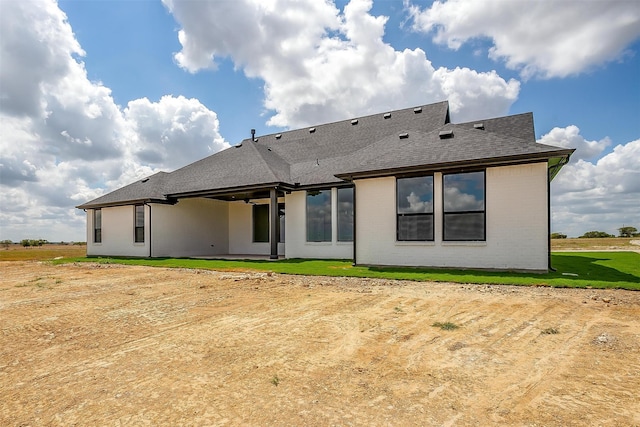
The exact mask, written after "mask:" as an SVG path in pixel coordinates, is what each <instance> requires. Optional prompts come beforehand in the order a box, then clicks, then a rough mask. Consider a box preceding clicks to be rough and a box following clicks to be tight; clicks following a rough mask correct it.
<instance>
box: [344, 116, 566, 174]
mask: <svg viewBox="0 0 640 427" xmlns="http://www.w3.org/2000/svg"><path fill="white" fill-rule="evenodd" d="M442 131H452V132H453V135H452V136H451V137H449V138H441V137H440V132H442ZM407 134H408V135H407V136H406V137H404V138H400V137H399V136H398V135H395V136H390V137H387V138H385V139H382V140H380V141H377V142H376V143H375V144H372V145H370V146H368V147H366V148H364V149H362V150H360V151H358V152H357V153H354V154H353V155H352V156H350V157H349V158H345V159H343V161H342V164H341V165H340V168H341V169H342V172H340V173H338V174H337V177H339V178H343V179H351V178H354V177H356V178H357V177H374V176H387V175H393V174H397V173H403V172H405V173H406V172H417V171H434V170H446V169H454V168H462V167H466V168H468V167H480V166H487V165H494V166H497V165H507V164H517V163H531V162H534V161H547V160H548V159H549V158H552V157H556V156H558V157H561V156H565V155H569V154H571V152H573V150H566V149H559V148H557V147H552V146H549V145H543V144H538V143H535V142H530V141H528V140H526V139H520V138H514V137H510V136H503V135H500V134H496V133H493V132H488V131H486V130H480V129H474V128H469V126H465V125H454V124H447V125H445V126H442V127H441V128H438V129H436V130H433V131H431V132H420V131H417V132H413V131H410V132H407Z"/></svg>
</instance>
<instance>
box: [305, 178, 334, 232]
mask: <svg viewBox="0 0 640 427" xmlns="http://www.w3.org/2000/svg"><path fill="white" fill-rule="evenodd" d="M330 241H331V190H321V191H307V242H330Z"/></svg>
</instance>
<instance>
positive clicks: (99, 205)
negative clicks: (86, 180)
mask: <svg viewBox="0 0 640 427" xmlns="http://www.w3.org/2000/svg"><path fill="white" fill-rule="evenodd" d="M148 203H157V204H163V205H175V204H176V200H172V199H170V198H166V199H155V198H146V199H134V200H122V201H118V202H104V203H84V204H82V205H78V206H76V209H100V208H114V207H118V206H129V205H140V204H148Z"/></svg>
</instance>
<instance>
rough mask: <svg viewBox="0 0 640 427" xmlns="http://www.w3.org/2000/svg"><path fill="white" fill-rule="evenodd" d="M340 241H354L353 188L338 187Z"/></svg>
mask: <svg viewBox="0 0 640 427" xmlns="http://www.w3.org/2000/svg"><path fill="white" fill-rule="evenodd" d="M338 241H339V242H353V188H338Z"/></svg>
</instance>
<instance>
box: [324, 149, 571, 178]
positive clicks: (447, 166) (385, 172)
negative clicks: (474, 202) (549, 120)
mask: <svg viewBox="0 0 640 427" xmlns="http://www.w3.org/2000/svg"><path fill="white" fill-rule="evenodd" d="M573 151H575V150H558V151H555V152H554V153H537V154H534V155H532V154H526V155H518V156H502V157H493V158H484V159H477V160H462V161H455V162H441V163H431V164H427V165H416V166H405V167H397V168H386V169H378V170H370V171H358V172H345V173H339V174H336V175H335V177H336V178H339V179H343V180H345V181H351V180H353V179H362V178H380V177H385V176H393V175H399V174H406V173H418V172H436V171H447V170H452V169H470V168H481V167H487V166H493V167H496V166H511V165H519V164H526V163H538V162H547V161H548V160H549V159H550V158H554V157H563V158H565V157H566V158H567V161H568V158H569V156H570V155H571V153H573ZM565 163H566V162H565Z"/></svg>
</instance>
